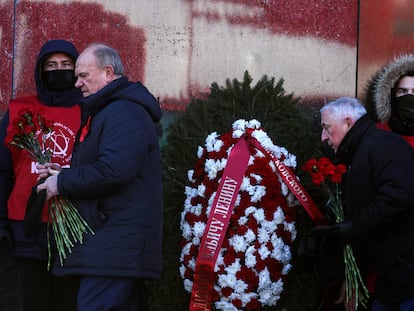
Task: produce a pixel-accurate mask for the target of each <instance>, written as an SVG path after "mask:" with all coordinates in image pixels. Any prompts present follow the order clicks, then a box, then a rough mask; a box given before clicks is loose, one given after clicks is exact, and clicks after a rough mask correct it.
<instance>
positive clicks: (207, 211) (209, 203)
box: [206, 192, 217, 215]
mask: <svg viewBox="0 0 414 311" xmlns="http://www.w3.org/2000/svg"><path fill="white" fill-rule="evenodd" d="M216 194H217V192H213V193H212V194H211V196H210V198H209V199H208V203H207V207H206V214H207V215H210V212H211V208H212V207H213V202H214V198H215V197H216Z"/></svg>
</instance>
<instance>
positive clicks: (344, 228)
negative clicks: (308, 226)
mask: <svg viewBox="0 0 414 311" xmlns="http://www.w3.org/2000/svg"><path fill="white" fill-rule="evenodd" d="M310 235H311V236H315V237H321V238H323V237H332V238H335V239H337V240H339V241H340V242H342V243H344V244H345V243H347V242H349V241H350V240H351V239H352V238H353V232H352V222H351V221H349V220H347V221H343V222H339V223H336V224H333V225H323V226H317V227H315V228H313V229H312V230H311V232H310Z"/></svg>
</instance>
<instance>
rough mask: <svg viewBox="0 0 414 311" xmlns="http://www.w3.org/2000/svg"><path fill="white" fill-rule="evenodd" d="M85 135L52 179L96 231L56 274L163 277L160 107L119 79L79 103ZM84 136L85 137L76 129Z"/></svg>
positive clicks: (141, 88) (138, 87)
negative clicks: (86, 126) (67, 166)
mask: <svg viewBox="0 0 414 311" xmlns="http://www.w3.org/2000/svg"><path fill="white" fill-rule="evenodd" d="M81 108H82V114H83V124H85V121H86V120H87V119H88V117H91V121H90V126H89V129H88V131H87V132H88V133H87V135H85V138H84V140H83V141H79V136H78V139H77V141H76V143H75V147H74V151H73V158H72V165H71V168H70V169H67V170H65V169H64V170H63V171H62V172H61V173H60V175H59V179H58V188H59V193H61V194H62V195H66V196H68V197H69V198H70V199H71V201H72V202H73V203H74V205H75V206H76V207H77V208H78V210H79V212H80V213H81V214H82V216H83V217H84V219H85V220H86V221H87V222H88V223H89V225H90V226H91V227H92V228H93V230H94V231H95V234H94V235H92V234H87V235H85V240H84V243H83V244H82V245H79V244H77V245H75V247H74V248H73V250H72V253H70V254H68V257H67V259H66V260H65V262H64V266H63V267H61V266H60V264H59V263H56V265H55V268H54V270H53V271H54V273H55V274H57V275H70V274H72V275H73V274H75V275H79V274H80V275H95V276H115V277H116V276H120V277H136V278H149V279H157V278H159V277H160V276H161V259H162V258H161V244H162V217H163V216H162V215H163V210H162V185H161V163H160V151H159V146H158V134H157V131H156V127H155V124H154V122H157V121H159V120H160V118H161V109H160V106H159V104H158V102H157V101H156V99H155V98H154V96H152V94H151V93H150V92H149V91H148V90H147V89H146V88H145V87H144V86H143V85H142V84H141V83H139V82H136V83H132V82H129V81H128V80H127V78H126V77H122V78H119V79H117V80H115V81H113V82H111V83H110V84H108V85H107V86H105V87H104V88H103V89H101V90H100V91H98V92H97V93H95V94H92V95H90V96H88V97H86V98H85V99H84V101H83V102H82V103H81ZM80 132H84V133H85V131H80Z"/></svg>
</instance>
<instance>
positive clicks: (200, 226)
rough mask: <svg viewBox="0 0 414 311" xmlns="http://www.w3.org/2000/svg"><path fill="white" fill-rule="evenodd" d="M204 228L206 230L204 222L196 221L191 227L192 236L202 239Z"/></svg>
mask: <svg viewBox="0 0 414 311" xmlns="http://www.w3.org/2000/svg"><path fill="white" fill-rule="evenodd" d="M205 228H206V224H205V223H204V222H201V221H196V222H195V223H194V227H193V232H194V236H196V237H202V236H203V233H204V229H205Z"/></svg>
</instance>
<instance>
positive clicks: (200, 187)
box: [197, 184, 206, 198]
mask: <svg viewBox="0 0 414 311" xmlns="http://www.w3.org/2000/svg"><path fill="white" fill-rule="evenodd" d="M197 191H198V195H199V196H200V197H202V198H204V194H205V192H206V186H205V185H204V184H201V185H198V187H197Z"/></svg>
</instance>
